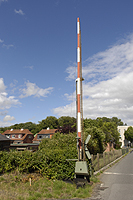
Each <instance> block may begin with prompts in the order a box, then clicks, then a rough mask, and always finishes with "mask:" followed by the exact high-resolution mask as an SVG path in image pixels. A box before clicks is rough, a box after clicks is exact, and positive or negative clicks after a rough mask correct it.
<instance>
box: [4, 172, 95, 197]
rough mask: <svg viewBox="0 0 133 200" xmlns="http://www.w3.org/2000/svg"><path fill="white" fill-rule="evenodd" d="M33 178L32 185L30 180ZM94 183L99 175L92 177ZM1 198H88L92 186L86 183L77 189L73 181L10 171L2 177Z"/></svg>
mask: <svg viewBox="0 0 133 200" xmlns="http://www.w3.org/2000/svg"><path fill="white" fill-rule="evenodd" d="M29 178H31V186H30V182H29ZM91 181H93V183H97V182H98V178H97V177H92V178H91ZM0 183H1V184H0V199H13V200H16V199H18V200H36V199H39V200H41V199H42V200H43V199H71V198H82V199H83V198H88V197H89V196H90V195H91V191H92V188H93V187H94V185H95V184H93V186H90V185H86V186H85V187H83V188H78V189H76V185H75V184H73V183H67V182H64V181H58V180H48V179H47V178H46V177H41V176H39V175H37V174H30V175H28V174H22V173H10V174H4V175H2V176H1V177H0Z"/></svg>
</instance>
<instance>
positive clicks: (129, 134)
mask: <svg viewBox="0 0 133 200" xmlns="http://www.w3.org/2000/svg"><path fill="white" fill-rule="evenodd" d="M124 135H125V138H126V139H127V140H128V141H130V142H131V143H132V142H133V127H132V126H129V127H128V129H127V130H126V131H125V133H124Z"/></svg>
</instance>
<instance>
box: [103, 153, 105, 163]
mask: <svg viewBox="0 0 133 200" xmlns="http://www.w3.org/2000/svg"><path fill="white" fill-rule="evenodd" d="M103 163H104V166H105V153H104V152H103Z"/></svg>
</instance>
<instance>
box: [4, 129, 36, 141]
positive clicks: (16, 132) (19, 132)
mask: <svg viewBox="0 0 133 200" xmlns="http://www.w3.org/2000/svg"><path fill="white" fill-rule="evenodd" d="M2 134H3V135H6V134H9V135H14V134H24V136H23V137H22V138H11V140H19V141H24V139H25V138H26V136H27V135H32V136H33V138H34V135H33V133H31V132H30V131H29V130H28V129H14V130H13V129H11V130H6V131H5V132H4V133H2Z"/></svg>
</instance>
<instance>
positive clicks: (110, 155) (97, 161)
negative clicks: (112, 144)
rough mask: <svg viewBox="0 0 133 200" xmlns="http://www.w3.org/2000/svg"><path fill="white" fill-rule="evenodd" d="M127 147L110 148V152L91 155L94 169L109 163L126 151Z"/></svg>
mask: <svg viewBox="0 0 133 200" xmlns="http://www.w3.org/2000/svg"><path fill="white" fill-rule="evenodd" d="M128 151H129V149H128V148H127V149H118V150H112V151H110V152H104V153H103V154H99V153H98V154H97V155H91V158H92V159H91V160H92V166H93V168H94V170H95V171H98V170H99V169H101V168H103V167H104V166H106V165H108V164H109V163H111V162H113V161H114V160H116V159H117V158H119V157H120V156H122V155H123V154H125V153H127V152H128Z"/></svg>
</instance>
